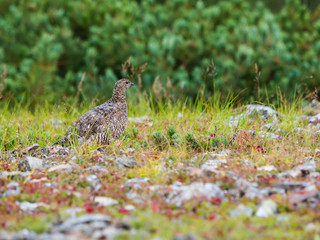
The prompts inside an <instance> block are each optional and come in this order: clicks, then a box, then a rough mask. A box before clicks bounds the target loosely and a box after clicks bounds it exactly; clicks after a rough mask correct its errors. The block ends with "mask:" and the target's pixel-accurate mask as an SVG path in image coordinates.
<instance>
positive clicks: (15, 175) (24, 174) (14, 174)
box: [0, 171, 30, 181]
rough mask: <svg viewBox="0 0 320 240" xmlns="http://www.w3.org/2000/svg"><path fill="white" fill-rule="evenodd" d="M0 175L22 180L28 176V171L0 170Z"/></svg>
mask: <svg viewBox="0 0 320 240" xmlns="http://www.w3.org/2000/svg"><path fill="white" fill-rule="evenodd" d="M0 176H3V177H6V178H8V179H10V180H15V181H24V180H25V179H26V178H27V177H29V176H30V172H18V171H13V172H8V171H4V172H0Z"/></svg>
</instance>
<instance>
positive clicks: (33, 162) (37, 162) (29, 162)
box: [18, 157, 43, 172]
mask: <svg viewBox="0 0 320 240" xmlns="http://www.w3.org/2000/svg"><path fill="white" fill-rule="evenodd" d="M42 166H43V161H42V159H40V158H36V157H26V158H25V159H24V160H22V161H20V162H18V169H19V170H20V171H22V172H27V171H31V170H33V169H37V170H41V169H42Z"/></svg>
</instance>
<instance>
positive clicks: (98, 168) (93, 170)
mask: <svg viewBox="0 0 320 240" xmlns="http://www.w3.org/2000/svg"><path fill="white" fill-rule="evenodd" d="M85 170H86V171H89V172H91V173H105V174H107V173H109V171H108V169H107V168H105V167H103V166H99V165H95V166H92V167H88V168H86V169H85Z"/></svg>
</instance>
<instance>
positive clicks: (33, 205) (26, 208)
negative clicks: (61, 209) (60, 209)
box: [16, 201, 48, 212]
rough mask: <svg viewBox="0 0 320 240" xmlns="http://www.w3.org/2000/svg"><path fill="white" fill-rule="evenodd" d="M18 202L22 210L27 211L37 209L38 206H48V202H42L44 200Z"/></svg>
mask: <svg viewBox="0 0 320 240" xmlns="http://www.w3.org/2000/svg"><path fill="white" fill-rule="evenodd" d="M16 203H17V204H18V205H19V207H20V209H21V210H22V211H24V212H27V211H30V212H32V211H34V210H36V209H37V208H38V207H48V205H47V204H45V203H42V202H40V203H31V202H26V201H24V202H21V203H20V202H16Z"/></svg>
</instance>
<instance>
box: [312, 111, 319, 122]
mask: <svg viewBox="0 0 320 240" xmlns="http://www.w3.org/2000/svg"><path fill="white" fill-rule="evenodd" d="M309 122H310V123H320V113H319V114H317V115H315V116H312V117H310V118H309Z"/></svg>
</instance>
